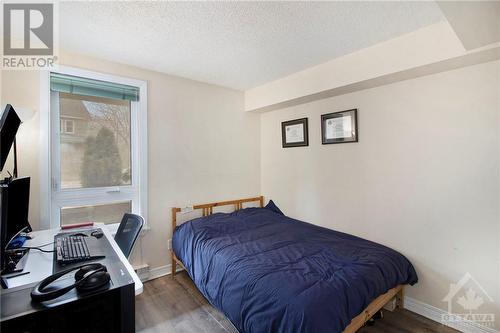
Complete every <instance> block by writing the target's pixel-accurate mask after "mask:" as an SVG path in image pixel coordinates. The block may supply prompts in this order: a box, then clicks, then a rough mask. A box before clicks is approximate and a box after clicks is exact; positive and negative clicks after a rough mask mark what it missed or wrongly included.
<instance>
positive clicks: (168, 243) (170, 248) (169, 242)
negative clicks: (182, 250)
mask: <svg viewBox="0 0 500 333" xmlns="http://www.w3.org/2000/svg"><path fill="white" fill-rule="evenodd" d="M167 250H172V238H169V239H168V241H167Z"/></svg>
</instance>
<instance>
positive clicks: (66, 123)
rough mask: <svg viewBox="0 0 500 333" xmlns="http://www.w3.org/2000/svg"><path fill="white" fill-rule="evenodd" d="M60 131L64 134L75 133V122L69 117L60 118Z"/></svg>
mask: <svg viewBox="0 0 500 333" xmlns="http://www.w3.org/2000/svg"><path fill="white" fill-rule="evenodd" d="M61 124H62V125H61V132H62V133H64V134H75V122H74V120H70V119H61Z"/></svg>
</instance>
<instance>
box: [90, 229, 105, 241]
mask: <svg viewBox="0 0 500 333" xmlns="http://www.w3.org/2000/svg"><path fill="white" fill-rule="evenodd" d="M90 235H91V236H94V237H95V238H97V239H99V238H101V237H102V236H104V233H103V232H102V230H95V231H92V233H91V234H90Z"/></svg>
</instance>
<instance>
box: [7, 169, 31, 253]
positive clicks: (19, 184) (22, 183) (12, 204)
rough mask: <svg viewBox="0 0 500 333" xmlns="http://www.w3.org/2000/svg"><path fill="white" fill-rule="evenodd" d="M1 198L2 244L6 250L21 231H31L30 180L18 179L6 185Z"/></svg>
mask: <svg viewBox="0 0 500 333" xmlns="http://www.w3.org/2000/svg"><path fill="white" fill-rule="evenodd" d="M1 196H2V197H1V200H0V202H1V204H2V211H1V221H2V226H1V231H2V235H1V240H2V241H1V243H2V249H4V248H5V247H6V246H7V245H8V242H9V241H10V240H11V239H12V237H14V236H16V234H17V233H19V232H20V231H21V230H23V229H26V230H25V231H26V232H28V231H31V227H30V224H29V222H28V207H29V197H30V178H29V177H26V178H18V179H14V180H12V181H11V182H10V183H8V184H7V185H6V184H4V185H3V188H2V193H1Z"/></svg>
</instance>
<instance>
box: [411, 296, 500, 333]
mask: <svg viewBox="0 0 500 333" xmlns="http://www.w3.org/2000/svg"><path fill="white" fill-rule="evenodd" d="M405 309H407V310H409V311H411V312H415V313H416V314H419V315H421V316H423V317H426V318H428V319H430V320H433V321H435V322H438V323H441V318H442V316H443V315H446V314H447V312H446V311H444V310H442V309H439V308H436V307H434V306H432V305H429V304H426V303H423V302H420V301H417V300H416V299H414V298H411V297H408V296H405ZM446 326H449V327H451V328H454V329H456V330H457V331H460V332H463V333H500V331H497V330H495V329H493V328H491V327H486V326H483V325H479V324H477V323H474V322H471V321H466V320H464V321H460V322H450V323H446Z"/></svg>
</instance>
